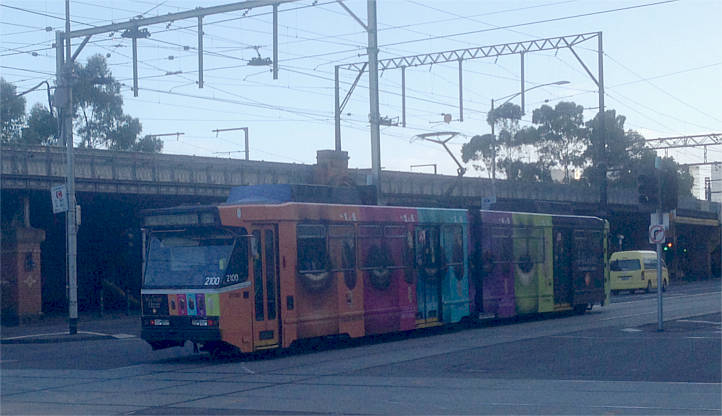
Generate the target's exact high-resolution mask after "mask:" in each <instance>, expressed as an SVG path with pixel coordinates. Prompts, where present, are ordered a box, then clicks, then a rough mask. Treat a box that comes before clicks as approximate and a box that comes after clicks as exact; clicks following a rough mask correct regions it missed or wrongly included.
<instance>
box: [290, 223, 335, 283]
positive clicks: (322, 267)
mask: <svg viewBox="0 0 722 416" xmlns="http://www.w3.org/2000/svg"><path fill="white" fill-rule="evenodd" d="M296 236H297V246H298V258H297V261H298V272H299V273H318V272H322V271H326V270H328V268H329V264H328V252H327V249H326V227H325V226H323V225H320V224H299V225H298V227H297V228H296Z"/></svg>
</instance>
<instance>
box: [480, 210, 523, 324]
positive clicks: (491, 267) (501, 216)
mask: <svg viewBox="0 0 722 416" xmlns="http://www.w3.org/2000/svg"><path fill="white" fill-rule="evenodd" d="M481 223H482V240H481V253H482V254H481V256H482V258H481V262H482V266H481V269H482V279H483V280H482V281H483V293H484V312H486V313H494V314H496V315H497V316H498V317H500V318H503V317H509V316H514V315H515V314H516V304H515V302H514V275H513V263H512V262H513V258H512V248H513V247H512V238H511V237H512V234H511V233H512V228H511V227H512V215H511V213H508V212H491V211H483V212H482V213H481Z"/></svg>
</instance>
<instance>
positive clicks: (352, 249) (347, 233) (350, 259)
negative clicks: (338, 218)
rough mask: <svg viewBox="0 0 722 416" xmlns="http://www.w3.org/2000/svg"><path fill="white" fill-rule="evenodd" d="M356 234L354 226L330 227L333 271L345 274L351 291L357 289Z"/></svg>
mask: <svg viewBox="0 0 722 416" xmlns="http://www.w3.org/2000/svg"><path fill="white" fill-rule="evenodd" d="M355 237H356V233H355V230H354V227H353V225H330V226H329V227H328V249H329V253H330V255H331V265H332V267H333V269H332V270H333V271H341V272H343V276H344V282H345V283H346V286H347V287H348V288H349V289H353V288H354V287H356V238H355Z"/></svg>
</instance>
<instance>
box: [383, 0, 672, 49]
mask: <svg viewBox="0 0 722 416" xmlns="http://www.w3.org/2000/svg"><path fill="white" fill-rule="evenodd" d="M677 1H679V0H664V1H658V2H654V3H645V4H640V5H636V6H627V7H619V8H616V9H607V10H600V11H596V12H590V13H581V14H575V15H570V16H563V17H554V18H550V19H542V20H535V21H531V22H525V23H517V24H513V25H506V26H499V27H494V28H490V29H480V30H471V31H468V32H459V33H451V34H447V35H439V36H432V37H430V38H425V39H412V40H405V41H400V42H393V43H388V44H385V45H379V48H383V47H387V46H396V45H404V44H408V43H417V42H428V41H430V40H436V39H445V38H450V37H456V36H466V35H473V34H477V33H484V32H491V31H494V30H503V29H512V28H515V27H522V26H530V25H537V24H541V23H551V22H558V21H561V20H569V19H577V18H580V17H589V16H594V15H599V14H606V13H614V12H619V11H625V10H631V9H638V8H642V7H650V6H657V5H660V4H666V3H676V2H677Z"/></svg>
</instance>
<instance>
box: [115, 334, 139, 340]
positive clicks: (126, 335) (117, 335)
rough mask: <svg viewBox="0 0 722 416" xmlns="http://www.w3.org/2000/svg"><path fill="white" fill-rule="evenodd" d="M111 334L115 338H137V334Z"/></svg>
mask: <svg viewBox="0 0 722 416" xmlns="http://www.w3.org/2000/svg"><path fill="white" fill-rule="evenodd" d="M111 336H112V337H113V338H115V339H128V338H135V335H130V334H113V335H111Z"/></svg>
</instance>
